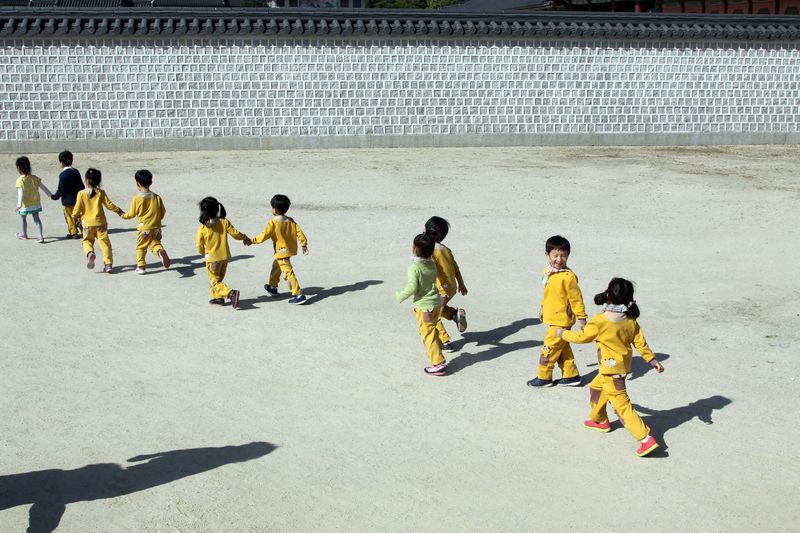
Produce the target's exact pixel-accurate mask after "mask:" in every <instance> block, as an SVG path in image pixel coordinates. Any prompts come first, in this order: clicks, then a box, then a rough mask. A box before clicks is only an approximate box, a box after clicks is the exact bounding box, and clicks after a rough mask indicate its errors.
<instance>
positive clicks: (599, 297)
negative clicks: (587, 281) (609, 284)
mask: <svg viewBox="0 0 800 533" xmlns="http://www.w3.org/2000/svg"><path fill="white" fill-rule="evenodd" d="M607 299H608V293H606V292H598V293H597V294H595V295H594V303H595V305H603V304H604V303H606V300H607Z"/></svg>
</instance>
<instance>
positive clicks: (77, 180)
mask: <svg viewBox="0 0 800 533" xmlns="http://www.w3.org/2000/svg"><path fill="white" fill-rule="evenodd" d="M58 163H59V165H61V173H60V174H59V175H58V188H57V189H56V192H55V194H53V195H52V196H51V198H52V199H53V200H58V199H59V198H60V199H61V206H62V207H63V208H64V219H65V220H66V221H67V236H66V238H67V239H80V238H81V228H80V227H78V225H76V224H75V220H74V217H73V216H72V210H73V209H74V208H75V202H77V201H78V192H79V191H82V190H83V188H84V187H83V180H81V173H80V172H78V171H77V170H75V169H74V168H72V152H70V151H69V150H64V151H63V152H61V153H60V154H58Z"/></svg>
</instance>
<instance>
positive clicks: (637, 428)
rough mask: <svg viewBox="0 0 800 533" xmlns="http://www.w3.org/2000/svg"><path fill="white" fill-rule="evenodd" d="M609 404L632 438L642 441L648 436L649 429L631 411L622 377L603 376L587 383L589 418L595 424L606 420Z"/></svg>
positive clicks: (599, 375)
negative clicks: (589, 407) (607, 405)
mask: <svg viewBox="0 0 800 533" xmlns="http://www.w3.org/2000/svg"><path fill="white" fill-rule="evenodd" d="M607 403H610V404H611V407H613V408H614V411H616V412H617V416H618V417H619V419H620V420H621V421H622V423H623V424H625V429H627V430H628V431H629V432H630V434H631V435H633V438H635V439H636V440H642V439H643V438H645V437H646V436H648V435H649V434H650V428H649V427H647V424H645V423H644V421H643V420H642V417H640V416H639V414H638V413H637V412H636V411H634V410H633V406H632V405H631V399H630V398H629V397H628V391H627V389H626V387H625V378H624V377H616V378H615V377H613V376H607V375H604V374H597V376H596V377H595V378H594V379H593V380H592V382H591V383H589V405H590V406H591V407H592V410H591V412H590V413H589V418H591V419H592V420H594V421H595V422H605V421H606V420H608V413H607V412H606V404H607Z"/></svg>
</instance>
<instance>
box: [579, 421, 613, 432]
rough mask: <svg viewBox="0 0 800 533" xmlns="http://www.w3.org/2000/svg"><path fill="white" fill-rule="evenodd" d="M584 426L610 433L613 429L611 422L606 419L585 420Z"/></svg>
mask: <svg viewBox="0 0 800 533" xmlns="http://www.w3.org/2000/svg"><path fill="white" fill-rule="evenodd" d="M583 427H585V428H586V429H591V430H593V431H600V432H601V433H608V432H609V431H611V422H609V421H608V420H606V421H605V422H595V421H594V420H584V421H583Z"/></svg>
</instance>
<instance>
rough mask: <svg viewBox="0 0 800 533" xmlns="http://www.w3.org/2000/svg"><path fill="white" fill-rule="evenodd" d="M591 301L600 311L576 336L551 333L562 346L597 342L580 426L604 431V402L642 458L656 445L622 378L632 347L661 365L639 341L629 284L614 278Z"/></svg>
mask: <svg viewBox="0 0 800 533" xmlns="http://www.w3.org/2000/svg"><path fill="white" fill-rule="evenodd" d="M594 303H596V304H597V305H603V306H604V307H603V312H602V313H600V314H599V315H596V316H594V317H592V319H591V320H590V321H589V323H588V324H587V325H586V328H585V329H584V330H583V331H581V332H575V331H569V330H566V329H563V328H559V329H558V330H556V334H557V335H558V336H559V337H560V338H562V339H564V340H565V341H567V342H577V343H587V342H592V341H595V342H596V344H597V363H598V365H599V367H600V370H599V372H598V374H597V377H595V378H594V379H593V380H592V382H591V383H590V384H589V405H590V406H591V411H590V413H589V420H586V421H585V422H584V423H583V425H584V427H586V428H587V429H592V430H594V431H601V432H603V433H608V432H609V431H611V424H610V422H609V421H608V414H607V412H606V404H607V403H611V407H613V408H614V411H616V412H617V416H619V419H620V420H621V421H622V423H623V424H624V425H625V428H626V429H627V430H628V431H629V432H630V434H631V435H633V438H635V439H636V440H638V441H639V448H638V449H637V450H636V455H638V456H639V457H644V456H645V455H647V454H649V453H650V452H652V451H653V450H655V449H656V448H658V443H657V442H656V440H655V439H654V438H653V437H652V436H651V435H650V428H649V427H647V425H646V424H645V423H644V421H643V420H642V418H641V417H640V416H639V415H638V414H637V413H636V411H634V410H633V406H632V405H631V400H630V398H629V397H628V391H627V390H626V387H625V378H626V377H627V376H628V374H629V373H630V371H631V356H632V350H631V344H633V346H635V347H636V350H637V351H638V352H639V353H640V354H641V356H642V358H643V359H644V360H645V361H647V362H648V363H650V365H651V366H652V367H653V368H655V369H656V372H658V373H661V372H663V371H664V367H663V366H662V365H661V363H659V362H658V361H657V360H656V356H655V354H654V353H653V351H652V350H651V349H650V347H649V346H648V345H647V341H646V340H645V338H644V334H643V333H642V330H641V329H640V328H639V324H638V323H637V322H636V319H637V318H639V306H637V305H636V300H634V299H633V284H632V283H631V282H630V281H628V280H626V279H622V278H614V279H612V280H611V283H609V284H608V289H606V291H605V292H601V293H599V294H597V295H595V297H594Z"/></svg>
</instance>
